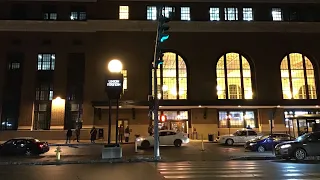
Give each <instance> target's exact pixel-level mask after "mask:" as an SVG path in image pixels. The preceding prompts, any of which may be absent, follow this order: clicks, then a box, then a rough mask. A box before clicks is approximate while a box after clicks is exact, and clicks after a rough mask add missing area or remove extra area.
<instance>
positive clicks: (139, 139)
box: [136, 138, 144, 142]
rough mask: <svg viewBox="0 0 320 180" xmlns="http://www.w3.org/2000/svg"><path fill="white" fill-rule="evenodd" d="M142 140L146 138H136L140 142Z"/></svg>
mask: <svg viewBox="0 0 320 180" xmlns="http://www.w3.org/2000/svg"><path fill="white" fill-rule="evenodd" d="M142 140H144V138H137V139H136V141H138V142H139V141H142Z"/></svg>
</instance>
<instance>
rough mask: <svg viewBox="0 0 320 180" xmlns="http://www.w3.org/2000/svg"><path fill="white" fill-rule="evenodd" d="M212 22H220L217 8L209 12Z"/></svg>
mask: <svg viewBox="0 0 320 180" xmlns="http://www.w3.org/2000/svg"><path fill="white" fill-rule="evenodd" d="M209 14H210V21H220V11H219V8H217V7H211V8H210V10H209Z"/></svg>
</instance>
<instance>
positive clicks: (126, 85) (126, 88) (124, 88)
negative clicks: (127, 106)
mask: <svg viewBox="0 0 320 180" xmlns="http://www.w3.org/2000/svg"><path fill="white" fill-rule="evenodd" d="M121 73H122V75H123V90H124V91H126V90H128V72H127V70H122V71H121Z"/></svg>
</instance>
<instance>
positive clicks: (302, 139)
mask: <svg viewBox="0 0 320 180" xmlns="http://www.w3.org/2000/svg"><path fill="white" fill-rule="evenodd" d="M310 134H311V133H306V134H304V135H302V136H299V137H297V139H296V140H295V141H298V142H301V141H304V140H305V139H307V138H308V137H309V135H310Z"/></svg>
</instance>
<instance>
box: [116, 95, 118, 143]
mask: <svg viewBox="0 0 320 180" xmlns="http://www.w3.org/2000/svg"><path fill="white" fill-rule="evenodd" d="M118 136H119V99H117V111H116V144H118Z"/></svg>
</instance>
